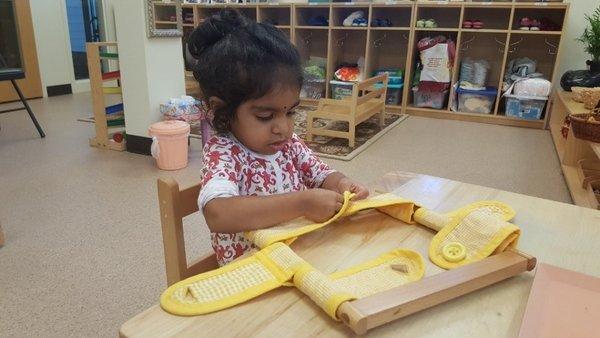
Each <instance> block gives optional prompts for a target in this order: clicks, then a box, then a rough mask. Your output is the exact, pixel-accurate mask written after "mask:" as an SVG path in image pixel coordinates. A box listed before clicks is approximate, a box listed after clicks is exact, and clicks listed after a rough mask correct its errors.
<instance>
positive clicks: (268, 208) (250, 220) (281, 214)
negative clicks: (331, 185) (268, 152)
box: [203, 189, 344, 233]
mask: <svg viewBox="0 0 600 338" xmlns="http://www.w3.org/2000/svg"><path fill="white" fill-rule="evenodd" d="M343 202H344V198H343V196H342V195H341V194H339V193H337V192H336V191H332V190H326V189H308V190H303V191H297V192H291V193H285V194H276V195H270V196H233V197H224V198H215V199H213V200H211V201H210V202H208V203H207V204H206V205H205V207H204V210H203V211H204V218H205V219H206V223H207V224H208V227H209V228H210V230H211V231H212V232H222V233H236V232H242V231H250V230H257V229H262V228H268V227H271V226H274V225H277V224H280V223H283V222H287V221H290V220H292V219H295V218H298V217H302V216H305V217H307V218H309V219H310V220H312V221H314V222H323V221H326V220H328V219H329V218H331V217H332V216H333V215H334V214H335V212H336V211H338V210H340V209H341V207H342V203H343Z"/></svg>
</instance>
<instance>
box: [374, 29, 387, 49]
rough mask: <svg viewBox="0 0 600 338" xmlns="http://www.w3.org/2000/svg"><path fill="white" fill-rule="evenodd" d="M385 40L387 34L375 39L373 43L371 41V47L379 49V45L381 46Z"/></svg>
mask: <svg viewBox="0 0 600 338" xmlns="http://www.w3.org/2000/svg"><path fill="white" fill-rule="evenodd" d="M386 38H387V34H386V33H384V34H383V36H382V37H380V38H379V39H376V40H375V41H373V46H374V47H375V48H379V47H381V45H382V44H383V43H382V42H383V40H385V39H386Z"/></svg>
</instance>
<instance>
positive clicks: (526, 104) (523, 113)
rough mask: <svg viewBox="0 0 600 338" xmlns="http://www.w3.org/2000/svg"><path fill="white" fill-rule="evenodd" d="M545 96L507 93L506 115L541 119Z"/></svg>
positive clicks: (526, 118)
mask: <svg viewBox="0 0 600 338" xmlns="http://www.w3.org/2000/svg"><path fill="white" fill-rule="evenodd" d="M547 100H548V99H547V98H545V97H535V96H517V95H511V94H507V95H506V109H505V110H506V116H510V117H516V118H520V119H525V120H539V119H541V118H542V113H543V112H544V107H545V106H546V101H547Z"/></svg>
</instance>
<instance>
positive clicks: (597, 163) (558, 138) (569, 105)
mask: <svg viewBox="0 0 600 338" xmlns="http://www.w3.org/2000/svg"><path fill="white" fill-rule="evenodd" d="M551 102H552V103H551V107H550V110H551V114H550V120H549V128H550V133H551V134H552V140H553V141H554V146H555V148H556V153H557V155H558V158H559V160H560V162H561V168H562V171H563V176H564V178H565V181H566V183H567V187H568V188H569V192H570V193H571V198H572V199H573V203H575V204H576V205H579V206H582V207H587V208H593V209H600V194H598V193H594V189H597V190H600V143H594V142H590V141H586V140H581V139H578V138H576V137H575V136H574V135H573V132H572V130H569V131H568V132H567V133H566V137H565V135H564V134H563V123H564V120H565V117H567V116H568V115H569V114H582V113H588V112H589V109H586V108H585V107H584V106H583V103H578V102H575V101H573V99H572V93H570V92H565V91H563V90H562V89H560V88H558V87H557V88H555V90H554V92H553V94H552V99H551ZM592 176H596V177H597V179H596V180H595V181H591V182H589V179H590V178H593V177H592ZM586 178H587V179H586Z"/></svg>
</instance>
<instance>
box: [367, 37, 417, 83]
mask: <svg viewBox="0 0 600 338" xmlns="http://www.w3.org/2000/svg"><path fill="white" fill-rule="evenodd" d="M408 38H409V32H403V31H373V32H371V35H370V37H369V63H368V65H367V72H368V73H369V76H371V75H372V74H373V72H374V71H376V70H377V69H382V68H399V69H401V70H402V71H403V72H404V71H405V67H406V58H407V52H408Z"/></svg>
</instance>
